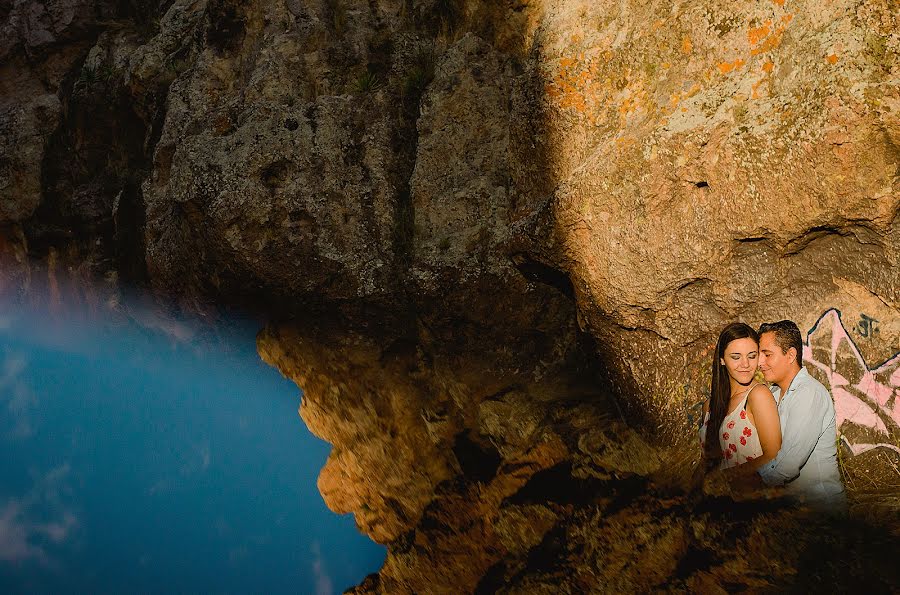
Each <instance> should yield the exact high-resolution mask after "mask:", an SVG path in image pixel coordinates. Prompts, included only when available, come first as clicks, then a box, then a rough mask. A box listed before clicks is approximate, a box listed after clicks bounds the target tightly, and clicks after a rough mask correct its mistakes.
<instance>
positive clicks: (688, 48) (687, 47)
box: [681, 35, 694, 54]
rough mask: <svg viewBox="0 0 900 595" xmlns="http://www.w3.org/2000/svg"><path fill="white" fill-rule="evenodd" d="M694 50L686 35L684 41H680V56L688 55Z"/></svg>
mask: <svg viewBox="0 0 900 595" xmlns="http://www.w3.org/2000/svg"><path fill="white" fill-rule="evenodd" d="M693 49H694V44H692V43H691V38H690V37H689V36H687V35H685V36H684V39H682V40H681V53H682V54H690V53H691V52H692V51H693Z"/></svg>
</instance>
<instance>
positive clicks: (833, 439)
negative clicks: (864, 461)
mask: <svg viewBox="0 0 900 595" xmlns="http://www.w3.org/2000/svg"><path fill="white" fill-rule="evenodd" d="M772 394H774V395H775V399H776V401H777V402H778V417H779V418H780V420H781V450H779V451H778V456H776V457H775V458H774V459H773V460H772V461H770V462H769V463H766V464H765V465H763V466H762V467H760V468H759V474H760V476H761V477H762V479H763V481H764V482H766V483H767V484H768V485H772V486H776V485H784V486H785V491H786V492H787V493H788V494H790V495H791V496H793V497H795V498H797V499H799V500H802V501H804V502H806V503H807V504H809V505H810V506H812V507H814V508H820V509H825V510H832V511H835V512H842V511H844V510H845V509H846V506H847V500H846V494H845V493H844V485H843V484H842V483H841V475H840V472H839V471H838V465H837V432H836V429H835V415H834V402H833V401H832V400H831V394H830V393H829V392H828V389H826V388H825V387H824V386H822V383H821V382H819V381H818V380H816V379H815V378H813V377H812V376H810V375H809V372H807V371H806V368H801V369H800V372H798V373H797V375H796V376H795V377H794V380H793V381H791V385H790V386H789V387H788V390H787V393H785V395H784V396H783V397H781V398H780V399H779V395H780V394H781V389H780V388H779V387H778V386H777V385H775V386H772Z"/></svg>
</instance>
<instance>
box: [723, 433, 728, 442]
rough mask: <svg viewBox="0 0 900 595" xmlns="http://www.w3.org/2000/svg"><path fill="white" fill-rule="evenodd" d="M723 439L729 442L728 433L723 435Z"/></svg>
mask: <svg viewBox="0 0 900 595" xmlns="http://www.w3.org/2000/svg"><path fill="white" fill-rule="evenodd" d="M722 438H724V439H725V440H728V432H725V433H724V434H722Z"/></svg>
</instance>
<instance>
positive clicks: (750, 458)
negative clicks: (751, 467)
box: [747, 457, 756, 461]
mask: <svg viewBox="0 0 900 595" xmlns="http://www.w3.org/2000/svg"><path fill="white" fill-rule="evenodd" d="M755 458H756V457H747V460H748V461H752V460H753V459H755Z"/></svg>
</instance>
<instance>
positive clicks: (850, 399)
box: [803, 309, 900, 455]
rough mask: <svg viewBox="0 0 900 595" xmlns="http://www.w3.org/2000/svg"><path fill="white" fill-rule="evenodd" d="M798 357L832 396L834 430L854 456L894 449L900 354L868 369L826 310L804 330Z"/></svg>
mask: <svg viewBox="0 0 900 595" xmlns="http://www.w3.org/2000/svg"><path fill="white" fill-rule="evenodd" d="M803 359H804V363H805V364H806V365H807V370H809V372H810V373H811V374H813V375H814V376H815V377H816V378H818V379H819V381H820V382H822V383H823V384H824V385H825V387H826V388H828V389H829V390H830V391H831V394H832V395H833V396H834V409H835V414H836V416H837V419H836V420H835V423H836V425H837V428H838V433H839V434H840V436H841V440H842V441H843V442H844V443H845V444H846V445H847V446H848V447H849V448H850V450H851V452H852V453H853V454H854V455H858V454H861V453H864V452H866V451H868V450H872V449H875V448H887V449H890V450H893V451H896V452H897V453H900V353H896V354H894V355H893V356H892V357H891V358H890V359H888V360H887V361H886V362H884V363H883V364H881V365H880V366H878V367H876V368H874V369H870V368H869V367H868V365H867V364H866V362H865V360H864V359H863V357H862V354H860V352H859V349H858V348H857V346H856V344H855V343H854V342H853V339H852V338H851V337H850V335H849V333H848V332H847V329H846V328H845V327H844V324H843V322H842V321H841V314H840V312H838V311H837V310H834V309H831V310H828V311H827V312H825V313H824V314H823V315H822V317H821V318H819V320H818V321H817V322H816V324H814V325H813V327H812V328H811V329H810V331H809V334H808V336H807V344H806V345H804V347H803Z"/></svg>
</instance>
